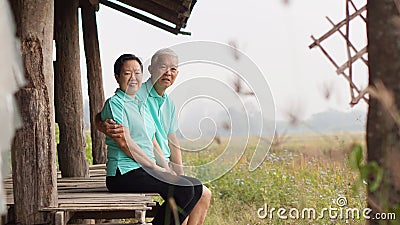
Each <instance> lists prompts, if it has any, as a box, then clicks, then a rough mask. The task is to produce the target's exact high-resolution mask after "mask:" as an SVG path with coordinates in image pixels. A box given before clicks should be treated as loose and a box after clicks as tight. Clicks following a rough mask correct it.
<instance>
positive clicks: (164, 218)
mask: <svg viewBox="0 0 400 225" xmlns="http://www.w3.org/2000/svg"><path fill="white" fill-rule="evenodd" d="M142 73H143V65H142V63H141V61H140V59H139V58H137V57H136V56H134V55H132V54H124V55H121V56H120V57H119V58H118V59H117V60H116V62H115V64H114V76H115V79H116V80H117V82H118V84H119V88H118V89H117V90H116V91H115V95H114V96H112V97H111V98H109V99H108V100H107V101H106V103H105V105H104V108H103V110H102V111H101V119H102V120H103V121H104V120H106V119H112V120H114V121H116V122H117V123H118V124H121V125H122V126H123V127H124V132H123V134H122V135H120V137H113V138H112V139H111V138H110V137H106V144H107V146H108V148H107V150H108V156H107V158H108V160H107V179H106V184H107V188H108V190H109V191H110V192H137V193H158V194H160V195H161V197H163V198H164V200H167V199H169V198H173V199H174V200H175V202H176V205H177V206H178V209H179V210H178V213H179V222H180V223H182V222H183V221H184V220H185V218H186V217H187V215H188V214H189V213H190V212H191V211H192V209H193V208H194V206H195V205H196V203H197V202H198V200H199V198H200V197H201V193H202V191H201V190H202V185H201V183H200V181H198V180H197V179H195V178H191V177H185V176H177V175H175V173H174V172H173V171H172V170H170V169H169V168H168V164H167V162H166V161H165V158H164V156H163V153H162V151H161V149H160V147H159V145H158V143H157V141H156V139H155V132H156V127H155V124H154V120H153V119H152V116H151V114H150V113H149V111H148V109H147V106H146V104H144V102H143V101H141V100H140V99H139V98H138V97H137V96H136V92H137V91H138V90H139V89H140V87H141V85H142ZM172 211H173V210H172V208H170V206H169V201H165V203H164V204H163V205H162V206H161V207H160V209H159V211H158V213H157V215H156V217H155V218H154V220H153V222H152V223H153V224H154V225H161V224H162V225H167V224H168V225H169V224H175V221H174V219H173V218H172V213H171V212H172Z"/></svg>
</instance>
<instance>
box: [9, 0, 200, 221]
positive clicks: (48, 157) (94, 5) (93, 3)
mask: <svg viewBox="0 0 400 225" xmlns="http://www.w3.org/2000/svg"><path fill="white" fill-rule="evenodd" d="M9 3H10V5H11V8H12V11H13V13H14V16H15V20H16V24H17V36H18V37H19V39H20V41H21V53H22V57H23V64H24V65H23V66H24V71H25V78H26V80H27V85H26V86H25V87H24V88H22V89H21V90H20V91H18V93H17V94H16V99H17V101H18V104H19V107H20V110H21V112H22V119H23V122H24V126H23V128H21V129H19V130H18V131H17V132H16V135H15V139H14V142H13V145H12V177H13V179H12V186H13V200H12V201H13V204H12V207H10V213H9V216H8V218H10V217H14V222H16V223H18V224H53V223H54V213H53V214H52V213H48V211H46V210H43V209H46V208H52V207H53V208H55V207H57V206H58V190H57V169H56V146H55V132H54V130H55V128H54V127H55V122H56V123H58V126H59V131H60V133H59V134H60V140H59V144H58V145H57V153H58V162H59V169H60V171H61V175H62V176H63V177H87V176H89V167H88V163H87V161H86V157H85V138H84V133H83V126H84V124H83V102H82V87H81V71H80V68H79V65H80V58H79V52H80V51H79V48H80V46H79V35H78V32H79V30H78V27H79V24H78V12H79V11H78V8H81V16H82V27H83V38H84V49H85V55H86V63H87V78H88V87H89V88H88V92H89V102H90V117H91V118H92V119H91V123H92V124H93V117H94V115H95V114H96V113H97V112H99V111H100V109H101V107H102V105H103V103H104V93H103V84H102V71H101V64H100V53H99V52H100V50H99V41H98V36H97V23H96V11H98V9H99V7H110V8H112V9H114V10H117V11H119V12H121V13H125V14H127V15H130V16H132V17H134V18H137V19H139V20H142V21H144V22H146V23H149V24H151V25H154V26H157V27H159V28H161V29H163V30H165V31H168V32H170V33H173V34H190V33H188V32H185V31H183V30H182V29H183V28H185V26H186V23H187V20H188V18H189V16H190V14H191V12H192V9H193V6H194V4H195V3H196V0H144V1H139V0H118V1H117V0H115V1H108V0H80V1H78V0H55V1H53V0H10V1H9ZM132 8H136V9H139V10H140V11H145V12H147V13H150V14H152V15H154V16H155V17H158V18H159V19H160V20H155V19H153V18H150V17H148V16H146V15H143V14H141V13H139V12H138V11H135V10H132ZM160 21H166V22H168V23H163V22H160ZM169 24H174V26H171V25H169ZM53 40H54V41H55V44H56V61H55V62H53V61H52V57H53V54H52V51H53V50H52V49H53ZM53 67H54V77H53ZM53 102H54V104H53ZM54 118H55V120H54ZM91 127H92V128H91V135H92V141H93V143H92V147H93V160H94V163H104V162H105V161H106V154H105V144H104V136H102V135H101V134H100V133H99V132H97V131H96V130H95V129H94V126H91Z"/></svg>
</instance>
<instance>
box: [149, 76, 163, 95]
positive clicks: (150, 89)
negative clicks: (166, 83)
mask: <svg viewBox="0 0 400 225" xmlns="http://www.w3.org/2000/svg"><path fill="white" fill-rule="evenodd" d="M146 90H147V93H149V96H151V97H154V98H163V99H165V98H166V97H167V93H164V95H163V96H160V95H159V94H158V93H157V91H156V89H155V88H154V85H153V82H152V80H151V78H149V80H148V81H146Z"/></svg>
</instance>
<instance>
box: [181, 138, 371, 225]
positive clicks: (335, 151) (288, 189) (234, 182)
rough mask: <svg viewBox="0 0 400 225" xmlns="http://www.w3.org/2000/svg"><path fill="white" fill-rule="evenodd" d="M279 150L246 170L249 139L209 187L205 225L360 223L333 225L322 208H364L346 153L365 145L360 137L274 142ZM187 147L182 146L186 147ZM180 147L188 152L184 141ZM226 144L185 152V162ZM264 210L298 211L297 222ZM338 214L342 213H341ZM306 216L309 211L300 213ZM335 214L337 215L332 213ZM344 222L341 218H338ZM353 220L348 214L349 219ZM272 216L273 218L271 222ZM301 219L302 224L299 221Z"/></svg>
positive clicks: (210, 154) (211, 154) (359, 221)
mask: <svg viewBox="0 0 400 225" xmlns="http://www.w3.org/2000/svg"><path fill="white" fill-rule="evenodd" d="M278 142H279V144H278V145H275V146H273V147H272V148H271V150H270V152H269V154H268V156H267V158H266V160H265V161H264V163H263V164H262V165H261V166H260V167H259V168H258V169H256V170H255V171H253V172H250V171H249V170H248V165H249V158H250V156H251V155H250V151H248V150H250V149H251V148H253V147H254V146H255V144H254V143H255V141H254V140H252V141H250V142H249V144H248V149H246V153H245V154H244V156H243V157H242V158H241V160H240V161H239V163H238V164H237V165H236V166H235V167H234V168H233V169H232V170H231V171H229V172H228V173H227V174H226V175H224V176H223V177H221V178H219V179H217V180H215V181H212V182H210V183H208V184H207V186H208V187H209V188H210V189H211V191H212V192H213V200H212V205H211V208H210V209H209V213H208V215H207V218H206V222H205V224H207V225H214V224H218V225H225V224H226V225H232V224H243V225H247V224H346V223H348V224H364V223H365V220H363V219H362V218H360V219H356V220H345V219H336V220H331V219H330V218H329V213H328V212H323V211H322V210H323V208H328V209H329V208H338V209H339V208H341V207H339V206H338V205H336V200H337V199H338V198H341V200H343V198H344V197H345V198H346V199H347V204H346V206H344V207H342V210H343V211H345V210H346V209H349V208H357V209H359V210H362V209H363V208H365V207H366V203H365V190H364V189H363V188H361V189H358V192H354V191H353V189H352V187H353V183H354V182H355V181H356V179H358V173H357V172H355V171H352V170H351V169H350V167H349V165H348V154H349V153H350V151H351V146H352V144H354V143H358V144H362V145H364V133H361V132H360V133H334V134H302V135H290V136H286V137H278ZM185 145H186V146H185ZM182 146H184V147H187V148H190V146H187V144H185V143H184V142H183V143H182ZM224 147H225V145H224V140H222V141H221V143H220V144H215V143H213V144H211V145H210V146H209V147H208V149H207V150H204V151H203V152H202V153H189V152H184V162H191V163H193V164H196V163H197V162H198V161H200V163H202V162H208V161H211V160H212V159H213V158H215V157H216V156H218V155H219V154H220V153H221V152H222V151H223V150H224ZM266 204H267V205H268V210H271V208H272V207H274V208H276V209H277V208H284V209H286V210H287V211H286V213H284V215H286V216H288V217H289V211H290V210H292V211H291V212H292V214H291V215H293V216H294V217H297V215H296V209H297V210H298V211H299V216H298V217H299V218H300V219H280V218H278V215H277V212H276V211H275V212H273V214H272V216H270V215H271V214H267V215H265V214H263V213H265V210H263V211H261V213H260V214H261V216H266V218H264V219H262V218H259V215H258V214H257V211H258V209H259V208H265V207H266ZM304 208H313V209H315V211H316V217H318V216H320V215H321V214H322V213H321V212H323V215H324V216H323V217H324V218H321V219H315V220H310V219H308V218H310V217H308V214H307V213H306V214H305V216H303V217H302V215H301V212H302V209H304ZM343 211H342V212H343ZM304 212H307V211H304ZM332 215H335V214H332ZM342 215H343V217H342V218H345V213H343V214H342ZM349 215H351V214H349ZM271 217H272V218H271ZM301 218H305V219H301Z"/></svg>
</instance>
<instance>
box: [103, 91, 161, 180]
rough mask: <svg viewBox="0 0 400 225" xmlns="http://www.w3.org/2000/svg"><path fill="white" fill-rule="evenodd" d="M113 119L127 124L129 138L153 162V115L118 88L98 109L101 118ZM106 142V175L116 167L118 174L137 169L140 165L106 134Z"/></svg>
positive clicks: (111, 173)
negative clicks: (101, 108) (101, 107)
mask: <svg viewBox="0 0 400 225" xmlns="http://www.w3.org/2000/svg"><path fill="white" fill-rule="evenodd" d="M106 119H113V120H114V121H115V122H117V124H121V125H123V126H124V127H127V128H128V129H129V132H130V136H131V138H132V139H133V140H134V141H135V143H136V144H137V145H138V146H139V147H140V148H141V149H142V150H143V151H144V152H145V154H146V155H147V156H148V157H149V158H150V159H151V160H152V161H153V162H155V157H154V151H153V142H152V140H153V139H154V135H155V132H156V127H155V124H154V121H153V118H152V116H151V114H150V112H149V110H148V109H147V107H146V105H145V104H143V101H140V100H139V99H138V98H137V97H135V98H132V97H130V96H128V95H126V94H125V92H123V91H122V90H121V89H117V90H116V91H115V95H114V96H112V97H111V98H109V99H107V101H106V103H105V104H104V107H103V110H102V111H101V120H103V121H104V120H106ZM106 144H107V176H115V173H116V171H117V168H118V169H119V170H120V172H121V174H125V173H127V172H129V171H131V170H134V169H137V168H140V167H141V165H140V164H139V163H137V162H136V161H135V160H133V159H132V158H130V157H129V156H128V155H127V154H126V153H125V152H124V151H123V150H122V149H121V148H120V147H119V146H118V144H117V143H116V142H115V141H113V140H112V139H111V138H110V137H108V136H107V137H106Z"/></svg>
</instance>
